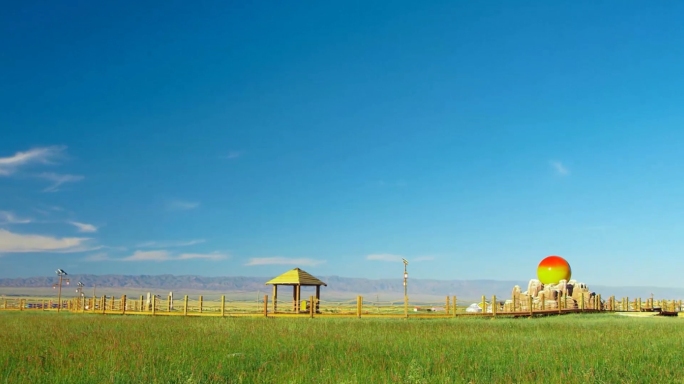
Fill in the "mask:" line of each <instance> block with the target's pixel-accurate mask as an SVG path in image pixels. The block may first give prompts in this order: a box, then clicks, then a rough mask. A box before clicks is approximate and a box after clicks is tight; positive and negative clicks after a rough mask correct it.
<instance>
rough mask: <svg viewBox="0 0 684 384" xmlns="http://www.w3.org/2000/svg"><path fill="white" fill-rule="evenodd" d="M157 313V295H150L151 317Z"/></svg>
mask: <svg viewBox="0 0 684 384" xmlns="http://www.w3.org/2000/svg"><path fill="white" fill-rule="evenodd" d="M156 313H157V295H152V316H154V315H155V314H156Z"/></svg>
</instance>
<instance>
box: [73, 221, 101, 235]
mask: <svg viewBox="0 0 684 384" xmlns="http://www.w3.org/2000/svg"><path fill="white" fill-rule="evenodd" d="M69 224H71V225H73V226H74V227H76V228H78V231H79V232H84V233H92V232H97V227H96V226H94V225H92V224H86V223H79V222H77V221H69Z"/></svg>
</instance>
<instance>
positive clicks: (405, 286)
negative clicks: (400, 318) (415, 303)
mask: <svg viewBox="0 0 684 384" xmlns="http://www.w3.org/2000/svg"><path fill="white" fill-rule="evenodd" d="M401 261H403V262H404V316H406V317H408V290H407V288H408V286H407V282H408V272H407V271H406V267H407V266H408V260H406V259H404V258H402V259H401Z"/></svg>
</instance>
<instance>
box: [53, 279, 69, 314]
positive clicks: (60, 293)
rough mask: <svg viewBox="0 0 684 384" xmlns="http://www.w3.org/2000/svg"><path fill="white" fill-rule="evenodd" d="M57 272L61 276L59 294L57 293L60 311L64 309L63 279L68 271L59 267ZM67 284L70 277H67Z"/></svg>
mask: <svg viewBox="0 0 684 384" xmlns="http://www.w3.org/2000/svg"><path fill="white" fill-rule="evenodd" d="M55 273H56V274H57V276H59V285H58V287H59V294H58V295H57V312H59V311H60V310H61V309H62V281H63V280H64V276H66V275H67V273H66V272H65V271H64V270H63V269H58V270H56V271H55ZM66 284H67V285H69V279H66ZM53 288H54V286H53Z"/></svg>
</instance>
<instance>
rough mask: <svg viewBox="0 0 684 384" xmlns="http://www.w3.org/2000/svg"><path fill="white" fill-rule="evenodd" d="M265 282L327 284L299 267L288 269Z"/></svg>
mask: <svg viewBox="0 0 684 384" xmlns="http://www.w3.org/2000/svg"><path fill="white" fill-rule="evenodd" d="M266 284H299V285H325V286H326V287H327V286H328V284H326V283H324V282H322V281H320V280H318V279H317V278H315V277H313V276H312V275H310V274H309V273H308V272H306V271H303V270H301V269H299V268H295V269H292V270H289V271H287V272H285V273H283V274H282V275H280V276H278V277H274V278H273V279H271V280H269V281H267V282H266Z"/></svg>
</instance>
